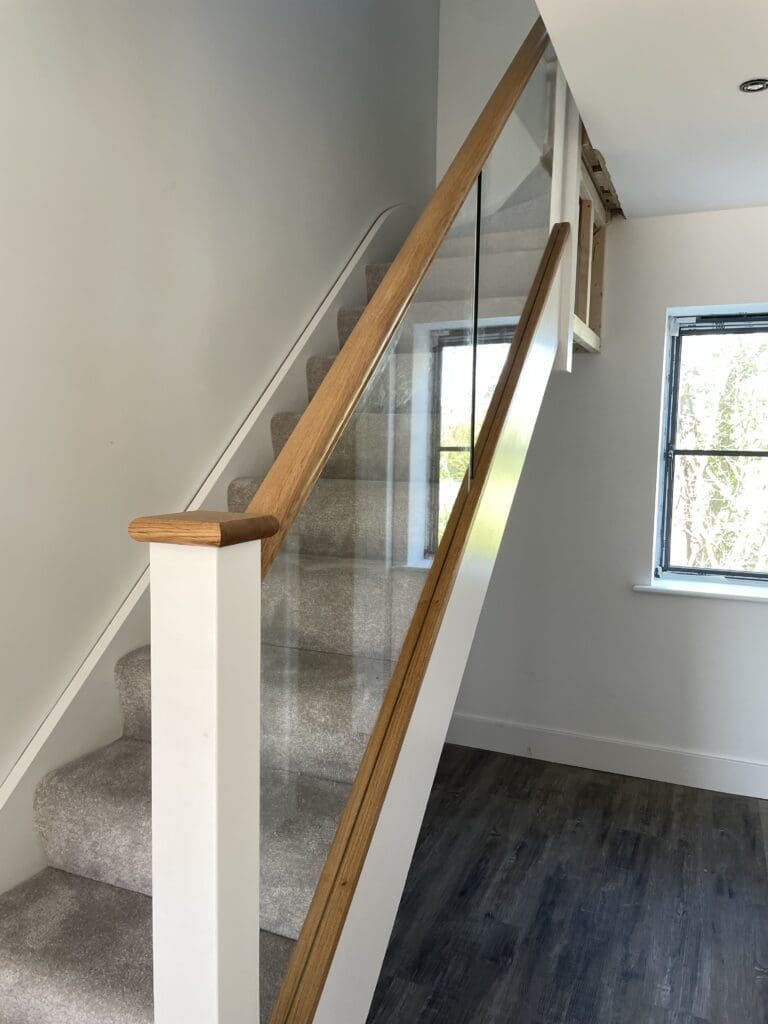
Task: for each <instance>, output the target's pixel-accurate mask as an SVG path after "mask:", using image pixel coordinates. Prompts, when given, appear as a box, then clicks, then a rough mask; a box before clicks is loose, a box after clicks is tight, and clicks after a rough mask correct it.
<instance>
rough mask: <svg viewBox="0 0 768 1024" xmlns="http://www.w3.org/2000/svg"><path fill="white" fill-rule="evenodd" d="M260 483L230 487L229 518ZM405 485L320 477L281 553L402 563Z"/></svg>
mask: <svg viewBox="0 0 768 1024" xmlns="http://www.w3.org/2000/svg"><path fill="white" fill-rule="evenodd" d="M260 483H261V481H260V480H258V479H256V478H254V477H238V479H236V480H233V481H232V483H231V484H230V486H229V494H228V504H229V510H230V512H244V511H245V509H246V508H247V507H248V503H249V502H250V501H251V499H252V498H253V496H254V495H255V493H256V491H257V490H258V488H259V485H260ZM410 490H411V488H410V485H409V484H408V483H406V482H404V481H394V482H387V481H386V480H345V479H343V478H339V479H333V478H328V477H321V478H320V479H319V480H318V481H317V483H316V484H315V487H314V489H313V491H312V493H311V494H310V496H309V498H308V500H307V502H306V504H305V505H304V508H303V509H302V510H301V512H300V513H299V516H298V517H297V520H296V522H295V523H294V525H293V527H292V528H291V531H290V533H289V534H288V537H287V538H286V541H285V545H284V550H286V551H301V552H304V553H305V554H314V555H327V556H329V557H342V558H363V559H376V558H379V559H383V558H385V557H386V556H387V555H388V554H391V555H392V557H393V559H394V560H395V561H396V562H404V561H405V560H406V550H407V542H408V503H409V497H410Z"/></svg>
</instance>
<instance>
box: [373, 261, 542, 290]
mask: <svg viewBox="0 0 768 1024" xmlns="http://www.w3.org/2000/svg"><path fill="white" fill-rule="evenodd" d="M540 259H541V250H539V249H530V250H523V251H520V252H495V253H485V254H484V255H483V256H482V259H481V263H480V280H479V289H478V291H479V296H480V298H481V299H487V298H494V297H498V296H503V295H525V294H526V293H527V292H528V291H529V290H530V287H531V284H532V282H533V278H534V276H535V274H536V270H537V269H538V266H539V261H540ZM388 266H389V265H388V264H374V265H372V266H369V267H367V268H366V274H367V282H368V289H369V292H370V293H371V295H372V293H373V292H374V291H375V290H376V288H377V287H378V284H379V283H380V282H381V280H382V279H383V277H384V274H385V273H386V271H387V269H388ZM474 271H475V262H474V256H473V255H471V254H468V255H458V256H443V255H442V254H441V255H440V256H438V257H437V259H436V260H435V261H434V263H433V264H432V266H431V267H430V268H429V270H428V271H427V274H426V277H425V278H424V280H423V281H422V282H421V284H420V285H419V290H418V291H417V293H416V296H415V301H416V302H425V301H427V302H431V301H445V300H451V299H455V298H462V297H464V296H466V298H467V300H471V298H472V296H473V294H474Z"/></svg>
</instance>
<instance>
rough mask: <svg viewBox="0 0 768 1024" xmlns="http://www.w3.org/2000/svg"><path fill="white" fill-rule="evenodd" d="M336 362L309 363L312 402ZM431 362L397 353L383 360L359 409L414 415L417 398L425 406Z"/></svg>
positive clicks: (309, 392) (309, 391) (411, 355)
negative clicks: (415, 396) (415, 398)
mask: <svg viewBox="0 0 768 1024" xmlns="http://www.w3.org/2000/svg"><path fill="white" fill-rule="evenodd" d="M333 362H334V360H333V359H323V358H320V357H316V358H314V359H310V360H309V362H308V363H307V394H308V395H309V399H310V401H311V400H312V399H313V398H314V396H315V394H316V393H317V389H318V388H319V387H320V385H321V383H322V382H323V380H324V378H325V376H326V374H327V373H328V371H329V370H330V368H331V366H333ZM430 368H431V359H430V357H429V356H428V355H427V354H424V355H422V356H415V355H414V354H413V353H412V352H405V353H402V354H400V353H396V354H394V355H391V356H388V357H386V358H385V359H384V361H383V363H382V365H381V366H380V368H379V370H378V371H377V373H376V375H375V376H374V378H373V380H372V381H371V382H370V383H369V385H368V387H367V388H366V389H365V393H364V394H363V396H362V398H361V400H360V407H361V408H362V409H365V411H366V412H379V413H385V412H411V410H412V408H413V402H414V394H416V395H419V396H420V397H421V400H422V402H426V400H427V394H428V391H429V386H430Z"/></svg>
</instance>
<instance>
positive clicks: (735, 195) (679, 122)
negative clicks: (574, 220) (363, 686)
mask: <svg viewBox="0 0 768 1024" xmlns="http://www.w3.org/2000/svg"><path fill="white" fill-rule="evenodd" d="M538 6H539V8H540V10H541V13H542V16H543V17H544V21H545V22H546V24H547V27H548V29H549V32H550V35H551V38H552V41H553V43H554V45H555V49H556V50H557V54H558V57H559V59H560V63H561V64H562V66H563V70H564V71H565V75H566V78H567V79H568V82H569V83H570V86H571V89H572V91H573V94H574V96H575V98H576V102H577V104H578V106H579V109H580V110H581V114H582V118H583V120H584V123H585V125H586V126H587V130H588V132H589V134H590V137H591V139H592V144H593V145H594V146H595V147H596V148H597V149H599V150H600V151H601V152H602V153H603V155H604V156H605V159H606V162H607V164H608V169H609V171H610V172H611V177H612V178H613V181H614V184H615V185H616V189H617V191H618V193H619V198H620V199H621V202H622V206H623V208H624V212H625V213H626V214H627V216H649V215H652V214H666V213H681V212H687V211H692V210H719V209H726V208H731V207H738V206H761V205H768V92H763V93H758V94H755V95H745V94H744V93H741V92H739V90H738V85H739V83H740V82H742V81H743V80H744V79H745V78H757V77H768V0H588V2H584V0H538Z"/></svg>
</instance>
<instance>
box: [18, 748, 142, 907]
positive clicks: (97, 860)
mask: <svg viewBox="0 0 768 1024" xmlns="http://www.w3.org/2000/svg"><path fill="white" fill-rule="evenodd" d="M150 760H151V759H150V747H149V744H147V743H143V742H141V741H140V740H131V739H121V740H117V741H116V742H115V743H111V744H110V745H109V746H107V747H102V748H101V749H100V750H96V751H94V753H92V754H87V755H86V756H85V757H81V758H79V759H78V760H77V761H72V762H70V763H69V764H67V765H64V766H63V767H62V768H57V769H56V770H55V771H52V772H50V773H49V774H48V775H46V776H45V778H44V779H43V780H42V781H41V782H40V785H39V786H38V788H37V791H36V793H35V820H36V822H37V827H38V829H39V831H40V834H41V836H42V840H43V846H44V848H45V852H46V856H47V858H48V862H49V864H50V865H51V866H52V867H55V868H61V869H62V870H64V871H69V872H72V873H73V874H77V875H82V876H83V877H85V878H91V879H94V880H96V881H99V882H106V883H108V884H109V885H115V886H120V887H121V888H123V889H132V890H134V891H136V892H141V893H146V894H149V893H151V891H152V850H151V828H152V826H151V821H152V811H151V765H150Z"/></svg>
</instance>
